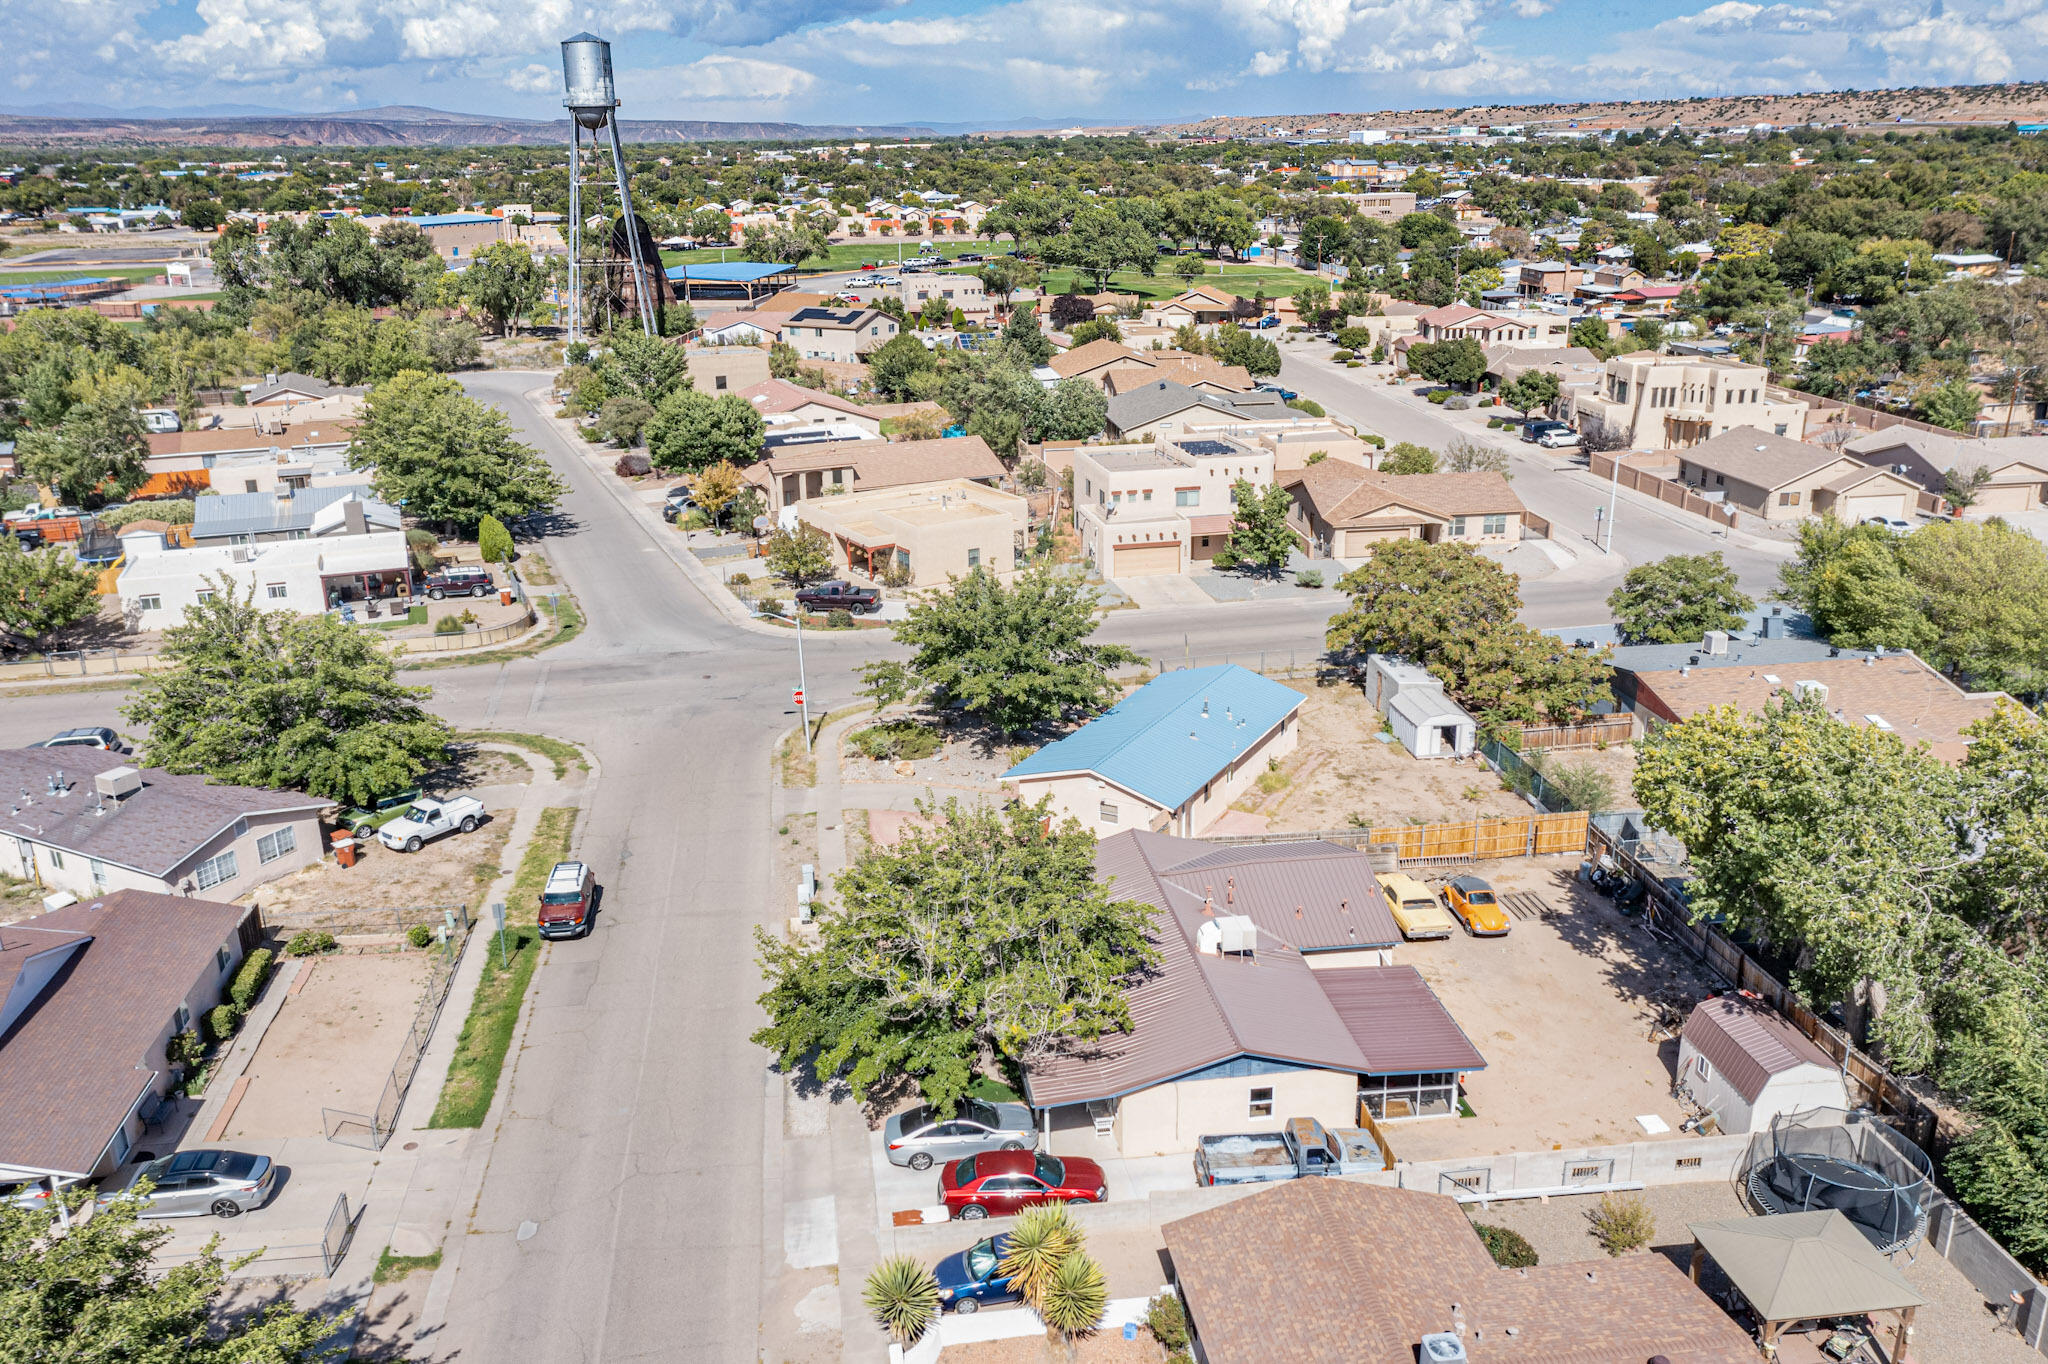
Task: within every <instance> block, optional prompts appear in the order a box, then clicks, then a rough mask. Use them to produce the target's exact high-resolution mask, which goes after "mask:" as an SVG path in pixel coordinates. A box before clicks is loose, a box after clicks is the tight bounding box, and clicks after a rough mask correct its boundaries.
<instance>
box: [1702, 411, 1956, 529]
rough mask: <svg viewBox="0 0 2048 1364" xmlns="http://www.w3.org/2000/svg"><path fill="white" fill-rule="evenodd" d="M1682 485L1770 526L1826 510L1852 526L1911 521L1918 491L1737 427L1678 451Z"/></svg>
mask: <svg viewBox="0 0 2048 1364" xmlns="http://www.w3.org/2000/svg"><path fill="white" fill-rule="evenodd" d="M1678 481H1679V482H1680V483H1683V484H1686V485H1687V486H1689V487H1693V488H1697V489H1699V490H1700V491H1701V492H1703V493H1705V494H1707V495H1708V496H1710V497H1711V496H1713V495H1714V494H1716V493H1719V494H1722V495H1724V496H1725V497H1726V498H1727V500H1728V502H1729V503H1730V504H1731V505H1733V506H1736V507H1739V508H1741V509H1742V510H1743V511H1746V512H1748V513H1749V514H1750V515H1752V516H1760V517H1762V518H1763V519H1764V520H1766V521H1796V520H1798V519H1799V518H1800V517H1802V516H1818V515H1820V514H1821V513H1823V512H1832V513H1834V515H1835V516H1836V517H1837V518H1838V519H1840V520H1842V521H1845V522H1847V523H1848V524H1850V525H1852V526H1853V525H1855V524H1857V523H1858V522H1860V521H1862V520H1863V519H1864V518H1865V517H1869V516H1885V517H1897V518H1900V519H1905V518H1907V517H1910V516H1911V515H1912V514H1913V512H1914V510H1915V508H1916V507H1917V506H1918V494H1919V492H1920V488H1919V485H1917V484H1915V483H1914V482H1913V481H1912V480H1910V479H1908V478H1905V477H1904V476H1902V475H1899V474H1895V473H1893V472H1891V471H1890V470H1889V469H1884V468H1879V467H1877V466H1875V465H1871V464H1866V463H1864V462H1863V461H1862V460H1860V459H1858V458H1856V457H1855V456H1853V455H1847V454H1844V453H1842V452H1841V451H1839V450H1830V449H1827V448H1826V447H1824V446H1819V445H1807V444H1804V443H1802V442H1800V441H1796V440H1790V439H1787V438H1786V437H1784V436H1779V435H1773V434H1772V433H1771V432H1768V431H1761V430H1758V429H1757V428H1756V427H1754V426H1738V427H1735V428H1733V429H1732V430H1728V431H1724V432H1722V433H1721V434H1720V435H1718V436H1715V437H1714V438H1713V439H1711V440H1708V441H1705V442H1703V443H1702V444H1699V445H1694V446H1690V447H1687V448H1686V449H1684V450H1682V451H1680V452H1679V457H1678Z"/></svg>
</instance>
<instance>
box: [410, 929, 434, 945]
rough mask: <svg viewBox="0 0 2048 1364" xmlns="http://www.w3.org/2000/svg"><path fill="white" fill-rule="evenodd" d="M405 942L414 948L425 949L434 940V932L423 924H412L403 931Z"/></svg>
mask: <svg viewBox="0 0 2048 1364" xmlns="http://www.w3.org/2000/svg"><path fill="white" fill-rule="evenodd" d="M405 940H406V941H407V942H409V943H411V944H412V945H413V946H414V947H425V946H426V945H427V944H428V943H430V942H432V941H433V940H434V930H433V929H431V928H428V927H427V926H426V925H425V924H414V925H413V926H412V927H411V928H408V929H406V930H405Z"/></svg>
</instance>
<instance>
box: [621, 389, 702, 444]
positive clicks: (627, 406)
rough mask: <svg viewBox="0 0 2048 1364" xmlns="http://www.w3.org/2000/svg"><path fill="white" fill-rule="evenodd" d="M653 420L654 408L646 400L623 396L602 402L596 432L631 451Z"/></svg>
mask: <svg viewBox="0 0 2048 1364" xmlns="http://www.w3.org/2000/svg"><path fill="white" fill-rule="evenodd" d="M693 396H695V395H693ZM653 420H654V408H653V407H652V406H651V405H649V403H648V402H647V400H646V399H644V398H636V397H633V396H632V395H631V394H625V395H622V396H620V397H617V398H606V399H605V400H604V406H603V407H601V408H599V409H598V410H597V431H598V433H599V434H600V435H602V436H604V437H605V439H607V440H609V441H612V442H613V443H614V444H617V445H621V446H624V447H626V448H627V449H631V448H632V447H633V446H635V445H638V444H639V443H640V436H641V433H642V432H644V431H646V430H647V423H649V422H651V421H653Z"/></svg>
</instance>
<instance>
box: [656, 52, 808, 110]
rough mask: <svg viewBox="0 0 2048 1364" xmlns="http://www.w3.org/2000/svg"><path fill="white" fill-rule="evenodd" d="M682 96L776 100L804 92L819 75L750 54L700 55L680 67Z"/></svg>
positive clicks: (793, 97) (771, 101)
mask: <svg viewBox="0 0 2048 1364" xmlns="http://www.w3.org/2000/svg"><path fill="white" fill-rule="evenodd" d="M681 75H682V81H681V84H682V90H681V91H680V93H681V94H682V95H683V97H684V98H685V99H688V98H692V97H694V98H697V99H716V100H753V101H757V102H759V101H766V102H769V103H779V102H781V101H783V100H790V99H795V98H797V97H799V96H801V95H807V94H809V93H810V92H811V90H812V89H814V88H815V87H816V86H817V84H818V78H817V77H816V76H814V75H812V74H811V73H810V72H808V71H805V70H803V69H801V68H800V67H794V66H785V65H783V64H782V63H781V62H764V61H758V60H756V59H754V58H752V57H726V56H711V57H702V58H699V59H698V60H696V61H694V62H691V63H690V64H689V65H688V66H686V67H684V68H682V72H681Z"/></svg>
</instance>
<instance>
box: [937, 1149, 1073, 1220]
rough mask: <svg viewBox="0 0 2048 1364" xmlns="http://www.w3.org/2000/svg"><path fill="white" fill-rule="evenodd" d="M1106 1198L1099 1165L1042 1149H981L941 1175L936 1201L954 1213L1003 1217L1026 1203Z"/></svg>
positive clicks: (965, 1216)
mask: <svg viewBox="0 0 2048 1364" xmlns="http://www.w3.org/2000/svg"><path fill="white" fill-rule="evenodd" d="M1108 1197H1109V1186H1108V1185H1107V1184H1105V1183H1104V1182H1103V1178H1102V1167H1101V1166H1100V1165H1097V1164H1096V1163H1095V1162H1094V1161H1092V1160H1083V1159H1082V1158H1080V1157H1079V1156H1070V1157H1068V1158H1066V1159H1064V1160H1062V1159H1061V1158H1059V1157H1058V1156H1049V1155H1047V1154H1045V1153H1044V1152H1043V1151H983V1152H981V1153H980V1154H978V1155H972V1156H962V1157H961V1158H960V1159H959V1160H956V1161H954V1162H953V1163H952V1164H951V1165H948V1166H947V1167H946V1168H945V1171H944V1172H943V1173H941V1174H940V1175H939V1201H940V1202H941V1203H943V1204H945V1205H946V1207H947V1209H948V1210H949V1211H950V1212H951V1213H952V1215H953V1216H955V1217H962V1218H968V1219H973V1218H978V1217H1006V1216H1008V1215H1009V1214H1011V1213H1013V1212H1016V1211H1017V1210H1018V1209H1019V1208H1021V1207H1023V1206H1024V1205H1025V1204H1027V1203H1100V1202H1102V1201H1104V1200H1105V1199H1107V1198H1108Z"/></svg>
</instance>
